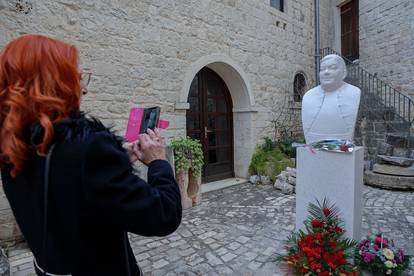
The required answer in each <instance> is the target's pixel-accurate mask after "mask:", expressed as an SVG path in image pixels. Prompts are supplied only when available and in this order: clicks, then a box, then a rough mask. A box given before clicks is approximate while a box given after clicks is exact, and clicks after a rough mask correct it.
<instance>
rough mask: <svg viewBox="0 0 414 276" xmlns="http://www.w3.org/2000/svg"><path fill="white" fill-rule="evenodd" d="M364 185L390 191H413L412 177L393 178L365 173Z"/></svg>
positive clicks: (413, 180) (371, 172) (369, 172)
mask: <svg viewBox="0 0 414 276" xmlns="http://www.w3.org/2000/svg"><path fill="white" fill-rule="evenodd" d="M364 181H365V184H366V185H369V186H374V187H379V188H384V189H390V190H410V191H414V177H410V176H394V175H386V174H380V173H375V172H373V171H366V172H365V174H364Z"/></svg>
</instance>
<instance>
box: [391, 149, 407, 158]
mask: <svg viewBox="0 0 414 276" xmlns="http://www.w3.org/2000/svg"><path fill="white" fill-rule="evenodd" d="M409 154H410V150H409V149H408V148H396V147H395V148H394V150H393V154H392V155H393V156H397V157H408V155H409Z"/></svg>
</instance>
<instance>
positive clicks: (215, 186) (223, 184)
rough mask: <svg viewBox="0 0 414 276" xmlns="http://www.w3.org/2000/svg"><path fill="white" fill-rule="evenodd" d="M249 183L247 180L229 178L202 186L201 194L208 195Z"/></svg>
mask: <svg viewBox="0 0 414 276" xmlns="http://www.w3.org/2000/svg"><path fill="white" fill-rule="evenodd" d="M247 182H249V181H248V180H247V179H244V178H240V177H233V178H227V179H223V180H219V181H214V182H208V183H203V184H201V193H208V192H211V191H215V190H220V189H224V188H227V187H231V186H234V185H240V184H244V183H247Z"/></svg>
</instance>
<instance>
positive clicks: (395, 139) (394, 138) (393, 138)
mask: <svg viewBox="0 0 414 276" xmlns="http://www.w3.org/2000/svg"><path fill="white" fill-rule="evenodd" d="M386 142H387V143H388V144H391V145H392V146H394V147H397V148H405V147H407V144H408V140H407V138H406V137H404V136H401V135H393V134H388V135H387V138H386Z"/></svg>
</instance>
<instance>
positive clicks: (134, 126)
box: [125, 107, 170, 142]
mask: <svg viewBox="0 0 414 276" xmlns="http://www.w3.org/2000/svg"><path fill="white" fill-rule="evenodd" d="M144 110H145V108H142V107H133V108H131V110H130V112H129V119H128V125H127V130H126V134H125V140H126V141H127V142H133V141H136V140H137V139H138V137H139V132H140V129H141V122H142V117H143V115H144ZM169 125H170V122H169V121H165V120H158V124H157V128H162V129H165V128H168V126H169Z"/></svg>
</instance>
